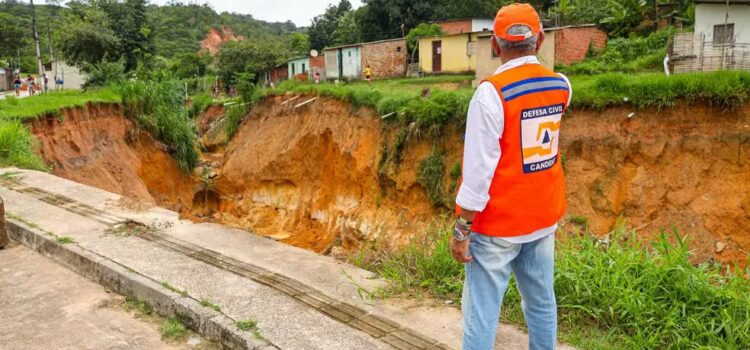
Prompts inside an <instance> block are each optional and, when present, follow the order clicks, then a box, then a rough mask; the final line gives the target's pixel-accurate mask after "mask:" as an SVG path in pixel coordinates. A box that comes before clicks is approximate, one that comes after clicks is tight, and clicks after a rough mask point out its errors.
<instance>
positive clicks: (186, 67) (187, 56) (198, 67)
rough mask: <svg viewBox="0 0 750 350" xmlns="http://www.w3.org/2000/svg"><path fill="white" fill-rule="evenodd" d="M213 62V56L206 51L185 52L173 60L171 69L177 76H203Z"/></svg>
mask: <svg viewBox="0 0 750 350" xmlns="http://www.w3.org/2000/svg"><path fill="white" fill-rule="evenodd" d="M212 62H213V57H212V56H211V55H210V54H208V53H205V52H198V53H196V52H183V53H181V54H180V55H179V56H177V57H176V58H175V59H174V60H172V61H171V62H170V64H169V70H170V71H172V73H174V75H175V76H176V77H177V78H181V79H185V78H193V77H196V76H198V77H202V76H205V75H206V74H207V73H208V66H209V65H210V64H211V63H212Z"/></svg>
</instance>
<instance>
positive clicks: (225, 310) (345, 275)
mask: <svg viewBox="0 0 750 350" xmlns="http://www.w3.org/2000/svg"><path fill="white" fill-rule="evenodd" d="M3 173H14V175H13V176H12V177H10V179H8V178H9V177H8V176H6V177H2V176H0V196H1V197H3V198H5V202H6V212H7V213H9V214H10V220H9V224H10V225H12V224H13V222H15V221H22V222H27V223H31V224H33V226H34V227H36V228H38V229H40V230H42V231H43V232H44V231H46V232H50V233H51V234H53V235H56V236H65V237H70V238H72V239H73V240H74V241H75V242H76V243H75V245H77V246H79V247H80V248H81V249H83V250H86V251H89V252H92V253H95V254H97V255H101V256H103V257H106V258H107V259H109V260H111V261H113V262H115V263H117V264H120V265H122V266H125V267H127V268H128V269H132V270H133V271H136V272H137V273H138V274H141V275H143V276H146V277H147V278H149V279H151V280H152V281H156V282H165V283H167V284H169V285H170V286H172V287H173V288H176V289H178V290H181V291H185V292H186V293H187V294H188V295H189V297H190V298H191V299H192V300H194V301H196V300H207V301H210V302H211V303H213V304H216V305H218V306H219V307H220V310H221V314H223V315H225V316H226V317H228V318H229V319H230V320H235V321H238V320H244V319H253V320H257V321H258V324H259V329H260V332H261V333H262V335H263V336H264V337H265V338H266V339H267V340H268V342H269V343H270V344H272V345H273V346H275V347H278V348H281V349H332V348H338V349H386V348H393V347H395V348H408V349H427V348H453V349H458V348H459V347H460V339H461V327H460V326H461V313H460V310H458V309H457V308H455V307H427V306H420V305H417V304H415V303H413V302H409V301H399V300H369V299H364V298H363V293H362V291H363V290H365V291H368V290H373V289H375V288H378V287H381V286H384V285H385V281H383V280H381V279H377V278H375V276H374V275H373V274H372V273H371V272H369V271H366V270H363V269H359V268H357V267H354V266H351V265H348V264H345V263H342V262H340V261H337V260H335V259H333V258H331V257H327V256H321V255H317V254H315V253H313V252H310V251H306V250H303V249H300V248H296V247H292V246H288V245H285V244H283V243H280V242H276V241H273V240H270V239H268V238H263V237H260V236H256V235H254V234H252V233H249V232H246V231H242V230H238V229H234V228H230V227H226V226H222V225H216V224H202V223H193V222H190V221H186V220H180V219H179V215H178V214H177V213H175V212H171V211H169V210H166V209H163V208H151V209H148V210H145V211H140V212H139V211H133V210H131V209H129V208H126V207H123V206H120V205H119V203H121V202H122V198H121V197H120V196H118V195H116V194H112V193H108V192H105V191H102V190H99V189H96V188H92V187H88V186H85V185H82V184H78V183H74V182H71V181H68V180H65V179H61V178H58V177H55V176H52V175H49V174H46V173H40V172H35V171H26V170H17V169H0V174H3ZM128 221H134V222H139V223H142V224H145V225H147V226H149V229H148V230H145V231H146V232H141V233H139V234H133V235H123V234H117V233H113V227H119V226H118V225H120V224H122V223H125V222H128ZM497 339H498V340H497V344H496V348H497V349H511V350H512V349H525V348H526V347H527V337H526V335H525V334H524V333H523V332H522V331H520V330H518V329H517V328H515V327H512V326H507V325H501V326H500V327H498V338H497ZM404 344H405V345H404ZM559 348H560V349H569V347H567V346H564V345H560V347H559Z"/></svg>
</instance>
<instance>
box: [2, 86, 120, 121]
mask: <svg viewBox="0 0 750 350" xmlns="http://www.w3.org/2000/svg"><path fill="white" fill-rule="evenodd" d="M119 102H120V96H119V95H118V94H117V92H116V91H114V90H112V89H96V90H89V91H81V90H68V91H56V92H50V93H48V94H40V95H35V96H31V97H27V98H21V99H10V100H5V101H3V100H0V120H4V119H10V118H20V119H26V118H37V117H39V116H43V115H47V114H55V113H57V112H58V111H60V110H61V109H63V108H70V107H81V106H85V105H86V104H87V103H119Z"/></svg>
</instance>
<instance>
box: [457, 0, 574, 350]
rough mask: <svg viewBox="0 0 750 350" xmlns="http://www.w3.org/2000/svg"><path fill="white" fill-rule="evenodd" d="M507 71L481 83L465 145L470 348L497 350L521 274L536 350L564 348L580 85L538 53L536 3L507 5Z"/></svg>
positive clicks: (460, 226) (502, 43)
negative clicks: (571, 146) (562, 249)
mask: <svg viewBox="0 0 750 350" xmlns="http://www.w3.org/2000/svg"><path fill="white" fill-rule="evenodd" d="M491 40H492V47H493V50H494V53H495V54H496V55H497V56H498V57H500V60H501V61H502V63H503V64H502V65H501V66H500V68H498V69H497V71H495V73H494V74H493V75H492V76H490V77H487V78H486V79H485V80H484V81H482V82H481V83H480V84H479V87H478V88H477V90H476V92H475V94H474V97H473V98H472V100H471V102H470V104H469V109H468V116H467V121H466V136H465V138H464V140H465V141H464V142H465V143H464V154H463V172H462V173H463V179H462V181H461V185H460V187H459V191H458V195H457V197H456V211H457V214H458V218H457V220H456V225H455V228H454V232H453V239H451V243H450V246H451V255H452V256H453V258H454V259H455V260H456V261H458V262H459V263H463V264H465V271H466V278H465V280H464V289H463V299H462V303H461V305H462V311H463V349H464V350H491V349H494V345H495V335H496V333H497V324H498V320H499V318H500V307H501V305H502V300H503V296H504V295H505V292H506V290H507V289H508V281H509V279H510V275H511V272H512V273H513V274H514V275H515V280H516V283H517V285H518V291H519V292H520V294H521V299H522V301H523V302H522V306H523V307H522V308H523V314H524V318H525V320H526V325H527V328H528V331H529V349H532V350H552V349H555V347H556V345H557V304H556V301H555V291H554V288H553V284H554V260H555V231H556V230H557V223H558V221H560V219H561V218H562V217H563V215H564V214H565V211H566V208H567V204H566V201H565V178H564V176H563V168H562V165H561V162H560V158H559V157H560V156H559V152H560V151H559V146H560V123H561V120H562V117H563V114H564V113H565V110H566V108H567V107H568V105H569V104H570V97H571V88H570V82H569V81H568V79H567V78H566V77H565V76H562V75H559V74H556V73H555V72H553V71H551V70H549V69H547V68H545V67H544V66H543V65H541V64H540V63H539V60H538V59H537V57H536V55H537V53H538V52H539V49H540V48H541V46H542V42H543V41H544V32H543V31H542V25H541V22H540V20H539V15H538V14H537V12H536V10H534V8H533V7H531V5H529V4H513V5H508V6H504V7H503V8H501V9H500V11H499V12H498V13H497V17H496V18H495V24H494V36H493V37H492V39H491Z"/></svg>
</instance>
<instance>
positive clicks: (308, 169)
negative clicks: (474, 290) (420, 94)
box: [33, 96, 750, 262]
mask: <svg viewBox="0 0 750 350" xmlns="http://www.w3.org/2000/svg"><path fill="white" fill-rule="evenodd" d="M285 98H286V97H283V96H277V97H270V98H268V99H266V100H265V101H264V102H262V103H260V104H259V105H257V106H256V107H255V108H254V109H253V111H252V112H251V113H250V114H249V115H248V116H247V117H246V119H245V121H244V122H243V124H242V126H241V127H240V129H239V131H238V133H237V135H236V136H235V137H234V139H233V140H232V141H231V142H230V143H229V144H228V145H227V146H226V148H225V149H224V147H221V148H222V152H223V153H214V154H204V162H203V167H201V168H199V169H197V170H196V171H195V174H194V175H193V177H192V178H187V177H184V176H182V175H181V174H180V173H179V170H178V169H177V167H176V166H175V164H174V162H173V161H172V160H171V158H169V155H168V154H167V153H166V152H164V151H163V148H161V147H160V146H159V144H158V142H155V141H154V140H153V139H152V138H150V137H149V136H148V135H147V134H144V133H140V132H133V131H131V130H133V125H132V122H130V121H129V120H127V119H126V118H124V117H123V116H122V114H121V112H120V110H119V109H118V108H117V107H114V106H89V107H87V108H85V109H72V110H65V111H63V113H62V115H63V119H62V121H59V120H57V119H56V118H50V119H46V120H39V121H37V122H35V123H34V124H33V130H34V133H35V134H36V135H37V137H38V138H39V140H40V141H41V145H42V147H41V149H42V154H43V155H44V157H45V159H46V160H47V161H48V162H50V163H51V164H53V165H54V172H55V173H56V174H58V175H61V176H64V177H67V178H70V179H73V180H76V181H79V182H82V183H86V184H90V185H94V186H98V187H101V188H104V189H107V190H110V191H113V192H117V193H122V194H125V195H128V196H132V197H135V198H139V199H142V200H145V201H149V202H151V203H157V204H160V205H162V206H166V207H169V208H172V209H175V210H178V211H180V212H181V213H182V214H183V215H184V216H185V217H187V218H191V219H196V220H209V221H216V222H221V223H225V224H229V225H233V226H236V227H240V228H245V229H248V230H252V231H254V232H257V233H259V234H262V235H267V236H271V237H274V238H276V239H280V240H283V241H285V242H287V243H290V244H293V245H296V246H300V247H304V248H307V249H311V250H314V251H317V252H325V253H333V254H338V253H341V252H345V251H352V250H354V249H356V248H357V247H358V246H359V245H360V244H362V243H363V242H382V243H387V244H394V243H395V244H397V243H403V242H405V241H407V240H408V239H409V237H411V236H413V235H414V234H415V232H418V231H419V229H421V228H423V227H424V226H425V225H427V224H428V223H429V222H430V221H431V220H432V219H433V218H434V216H435V215H436V214H438V213H440V210H436V209H435V208H434V207H433V205H432V204H431V203H430V202H429V200H428V199H427V196H426V194H425V191H424V189H423V188H422V186H421V185H419V184H418V182H417V180H416V177H417V176H416V174H417V168H418V166H419V163H420V161H422V160H423V159H424V158H426V157H427V156H428V155H429V154H430V153H431V152H432V150H433V148H437V149H441V150H444V151H445V156H446V161H445V167H446V169H445V173H446V174H448V173H449V172H450V167H452V166H453V165H454V164H455V163H456V162H457V161H458V160H459V159H460V157H461V151H462V131H461V130H460V129H459V128H450V127H449V128H446V129H445V130H442V133H441V135H440V136H439V137H437V136H430V135H429V134H424V133H423V134H421V135H420V134H419V133H417V132H414V131H413V132H410V133H409V135H410V136H409V138H408V140H407V142H406V144H405V148H404V151H403V157H402V160H401V162H400V164H399V165H398V166H394V165H392V164H391V165H389V166H386V167H384V168H383V169H379V168H380V165H379V163H380V159H381V156H382V152H383V145H393V143H394V142H395V139H396V137H397V135H398V133H399V132H400V130H401V129H400V128H396V127H393V126H389V125H387V124H385V123H383V122H382V121H381V120H380V118H379V117H378V116H377V115H374V112H373V111H371V110H369V109H367V108H362V109H353V108H352V107H351V106H350V105H348V104H346V103H343V102H340V101H338V100H333V99H327V98H321V99H319V100H318V101H316V102H314V103H311V104H310V105H308V106H305V107H302V108H300V109H298V110H292V109H291V107H290V106H282V105H281V102H282V101H283V100H284V99H285ZM631 112H635V114H634V115H633V116H632V117H631V118H629V117H628V115H629V114H630V113H631ZM220 115H221V111H219V110H210V111H208V112H207V115H206V116H204V117H202V119H199V120H203V119H211V120H215V119H216V118H217V117H218V116H220ZM204 124H206V123H204ZM562 152H563V154H564V158H565V159H564V161H563V163H564V167H565V170H566V174H567V184H568V186H567V193H568V201H569V205H570V210H569V212H568V216H567V217H566V221H565V222H564V223H563V227H564V229H573V228H575V227H576V225H573V224H571V223H570V222H569V221H568V220H569V219H570V218H572V217H574V216H576V217H577V219H578V220H577V221H580V220H581V219H583V218H585V220H587V221H588V225H589V228H590V229H591V230H592V231H593V232H594V233H597V234H600V235H601V234H606V233H607V232H609V231H610V230H611V229H612V228H613V227H614V225H615V224H616V222H617V220H618V218H623V219H625V220H626V221H627V223H628V224H629V225H630V226H632V227H636V228H638V229H639V232H640V233H641V234H642V235H643V236H644V237H650V236H653V235H654V234H658V232H659V230H661V229H662V228H663V229H666V230H668V231H669V230H671V229H672V228H673V227H677V228H678V229H679V230H680V232H681V234H683V235H687V236H688V237H689V238H690V239H691V240H692V241H693V242H694V243H695V244H694V247H695V248H697V253H698V255H699V256H698V257H699V259H706V258H716V259H718V260H720V261H726V262H728V261H742V260H745V259H746V257H747V251H748V250H750V235H749V234H747V233H746V232H745V228H746V227H748V226H750V107H745V108H743V109H741V110H739V111H735V112H731V113H722V111H718V110H714V109H711V108H709V107H705V106H704V107H699V106H690V107H680V108H676V109H670V110H663V111H657V110H645V111H632V110H629V109H622V108H620V109H608V110H606V111H602V112H590V111H573V112H572V113H570V114H569V115H567V116H566V117H565V118H564V126H563V131H562ZM379 170H382V171H379ZM445 183H446V187H448V186H447V185H448V181H446V182H445ZM717 244H718V245H719V247H723V249H720V252H718V253H717V252H716V249H715V248H716V246H717Z"/></svg>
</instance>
